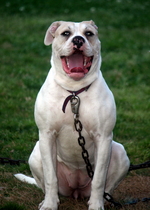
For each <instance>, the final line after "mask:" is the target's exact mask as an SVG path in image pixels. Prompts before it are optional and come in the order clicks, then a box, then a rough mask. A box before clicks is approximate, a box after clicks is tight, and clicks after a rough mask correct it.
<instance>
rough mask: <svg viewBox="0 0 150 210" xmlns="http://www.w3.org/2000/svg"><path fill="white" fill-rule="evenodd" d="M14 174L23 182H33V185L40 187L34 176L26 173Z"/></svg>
mask: <svg viewBox="0 0 150 210" xmlns="http://www.w3.org/2000/svg"><path fill="white" fill-rule="evenodd" d="M14 176H15V177H16V178H17V179H19V180H20V181H22V182H26V183H28V184H33V185H36V186H37V187H38V185H37V183H36V181H35V179H34V178H32V177H29V176H26V175H24V174H14Z"/></svg>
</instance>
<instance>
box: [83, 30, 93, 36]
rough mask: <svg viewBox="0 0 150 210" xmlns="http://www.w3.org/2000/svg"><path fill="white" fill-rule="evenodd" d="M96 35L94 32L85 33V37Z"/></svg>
mask: <svg viewBox="0 0 150 210" xmlns="http://www.w3.org/2000/svg"><path fill="white" fill-rule="evenodd" d="M93 35H94V34H93V32H91V31H86V32H85V36H93Z"/></svg>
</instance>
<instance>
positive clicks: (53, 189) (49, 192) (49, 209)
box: [39, 131, 59, 210]
mask: <svg viewBox="0 0 150 210" xmlns="http://www.w3.org/2000/svg"><path fill="white" fill-rule="evenodd" d="M39 145H40V152H41V157H42V166H43V174H44V177H43V178H44V192H45V199H44V201H43V202H42V203H41V204H40V206H39V207H40V210H57V207H58V203H59V199H58V186H57V177H56V135H55V134H54V132H50V131H44V132H40V134H39Z"/></svg>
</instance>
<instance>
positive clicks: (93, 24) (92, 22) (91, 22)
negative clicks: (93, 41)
mask: <svg viewBox="0 0 150 210" xmlns="http://www.w3.org/2000/svg"><path fill="white" fill-rule="evenodd" d="M90 24H91V25H92V26H93V27H94V28H95V29H96V30H98V27H97V26H96V25H95V23H94V21H93V20H90Z"/></svg>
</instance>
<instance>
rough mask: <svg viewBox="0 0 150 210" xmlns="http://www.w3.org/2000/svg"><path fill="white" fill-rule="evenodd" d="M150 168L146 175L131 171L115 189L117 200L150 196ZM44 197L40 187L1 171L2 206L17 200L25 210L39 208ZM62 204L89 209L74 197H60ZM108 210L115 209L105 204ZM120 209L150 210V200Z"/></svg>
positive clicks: (62, 207) (72, 208) (65, 208)
mask: <svg viewBox="0 0 150 210" xmlns="http://www.w3.org/2000/svg"><path fill="white" fill-rule="evenodd" d="M149 174H150V169H148V170H147V172H146V175H138V174H136V173H135V172H130V175H129V176H127V177H126V178H125V179H124V180H123V181H122V182H121V184H120V185H119V186H118V188H117V189H116V190H115V191H114V194H113V197H114V199H115V201H118V202H121V203H125V202H129V201H132V200H133V199H135V198H136V199H139V200H141V199H142V198H145V197H147V198H150V176H148V175H149ZM42 199H44V194H43V193H42V191H41V190H40V189H38V188H37V187H35V186H31V185H28V184H25V183H22V182H20V181H18V180H17V179H15V178H14V177H13V175H12V174H11V173H5V172H4V173H0V206H4V205H6V204H7V203H9V202H13V203H14V202H15V203H16V204H18V205H23V206H24V207H25V208H24V209H25V210H37V209H38V204H39V203H40V202H41V201H42ZM60 200H61V204H60V206H59V210H87V209H88V206H87V201H88V199H84V200H74V199H72V198H66V197H62V196H61V197H60ZM105 208H106V209H107V210H115V208H113V207H111V206H110V205H108V204H107V205H105ZM120 210H150V201H148V202H141V201H140V202H138V203H137V204H132V205H129V206H128V205H125V206H123V208H120Z"/></svg>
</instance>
